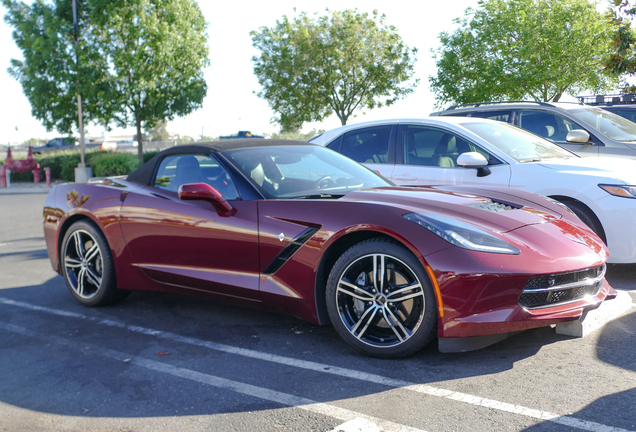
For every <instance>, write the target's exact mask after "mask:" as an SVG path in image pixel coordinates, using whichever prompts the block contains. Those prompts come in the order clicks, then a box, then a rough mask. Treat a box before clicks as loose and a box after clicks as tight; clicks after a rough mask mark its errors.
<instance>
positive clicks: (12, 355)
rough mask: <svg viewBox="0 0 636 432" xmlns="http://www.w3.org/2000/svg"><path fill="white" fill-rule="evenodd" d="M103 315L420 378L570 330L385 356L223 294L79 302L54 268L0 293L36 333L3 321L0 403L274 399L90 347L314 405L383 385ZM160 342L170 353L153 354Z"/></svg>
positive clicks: (130, 412) (528, 349) (506, 356)
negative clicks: (41, 280)
mask: <svg viewBox="0 0 636 432" xmlns="http://www.w3.org/2000/svg"><path fill="white" fill-rule="evenodd" d="M3 299H10V300H14V301H22V302H26V303H29V304H35V305H38V306H44V307H48V308H52V309H56V310H63V311H66V312H71V313H76V314H81V315H82V316H86V317H94V319H93V320H91V319H85V318H77V317H72V316H60V315H55V314H51V313H47V312H43V311H38V310H32V309H29V308H24V307H19V306H15V305H11V304H6V303H3V302H2V300H3ZM102 320H111V321H117V322H121V323H124V324H126V325H127V326H130V325H134V326H140V327H144V328H149V329H153V330H160V331H164V332H171V333H174V334H177V335H180V336H184V337H190V338H195V339H197V340H203V341H212V342H215V343H220V344H227V345H231V346H234V347H240V348H245V349H249V350H255V351H258V352H265V353H271V354H276V355H280V356H285V357H289V358H293V359H300V360H308V361H312V362H318V363H323V364H326V365H330V366H340V367H343V368H347V369H353V370H358V371H363V372H367V373H373V374H378V375H382V376H386V377H390V378H392V379H397V380H404V381H407V382H409V383H417V384H424V383H433V382H440V381H445V380H454V379H460V378H466V377H474V376H481V375H490V374H496V373H498V372H502V371H507V370H509V369H511V368H512V367H513V365H514V364H515V362H518V361H520V360H523V359H526V358H528V357H531V356H533V355H535V354H536V353H537V352H538V350H540V349H541V348H542V347H545V346H546V345H548V344H551V343H554V342H558V341H562V340H566V339H569V338H567V337H564V336H559V335H556V334H555V333H554V331H553V330H552V329H550V328H542V329H535V330H529V331H526V332H523V333H520V334H517V335H515V336H513V337H511V338H509V339H507V340H505V341H503V342H500V343H499V344H496V345H493V346H491V347H488V348H485V349H482V350H480V351H474V352H470V353H461V354H441V353H439V352H438V350H437V346H436V343H433V344H431V345H429V346H428V347H426V348H425V349H423V350H422V351H420V352H419V353H418V354H416V355H414V356H412V357H410V358H407V359H400V360H381V359H374V358H369V357H366V356H364V355H362V354H359V353H358V352H357V351H354V350H353V349H351V348H349V347H348V346H347V345H346V344H345V343H344V342H342V341H341V340H340V339H339V337H338V336H337V335H336V333H335V331H334V330H333V329H332V328H331V327H330V326H324V327H320V326H315V325H312V324H310V323H307V322H305V321H301V320H299V319H296V318H293V317H288V316H283V315H278V314H275V313H271V312H265V311H261V310H258V309H249V308H245V307H237V306H232V305H229V304H227V303H217V302H214V301H202V300H200V299H194V298H189V297H183V296H174V295H165V294H158V293H133V294H132V295H131V296H129V297H128V299H126V300H124V301H123V302H121V303H119V304H116V305H112V306H108V307H100V308H85V307H82V306H81V305H79V304H78V303H76V302H75V301H74V300H73V299H72V297H71V296H70V294H69V293H68V291H67V288H66V286H65V284H64V281H63V279H62V278H61V277H54V278H52V279H51V280H49V281H48V282H47V283H45V284H43V285H37V286H30V287H25V288H8V289H4V290H2V291H0V323H3V324H9V325H14V326H18V327H23V328H27V329H29V330H30V331H33V332H36V333H38V335H41V337H30V336H25V335H22V334H19V333H12V332H9V331H6V330H5V329H0V346H2V355H1V356H0V402H2V403H6V404H10V405H13V406H17V407H20V408H24V409H29V410H34V411H40V412H47V413H52V414H60V415H72V416H86V417H91V416H92V417H150V416H152V417H155V416H179V415H201V414H206V415H207V414H216V413H236V412H248V411H255V410H264V409H272V408H277V407H279V405H278V404H276V403H273V402H269V401H266V400H259V399H255V398H251V397H247V396H244V395H239V394H236V395H230V396H227V393H228V392H227V391H225V390H216V389H215V388H213V387H210V386H206V385H204V384H201V383H197V382H193V381H187V380H184V379H180V378H175V377H173V376H168V375H164V374H161V373H157V372H154V371H151V370H147V369H144V368H140V367H136V366H134V365H128V364H123V363H122V362H118V361H115V360H113V359H110V358H104V357H103V356H100V355H99V354H98V353H97V352H95V351H94V350H92V349H91V348H90V346H97V347H99V348H101V349H111V350H116V351H119V352H123V353H127V354H130V355H132V356H140V357H143V358H147V359H150V360H153V361H160V362H166V363H169V364H172V365H175V366H178V367H182V368H187V369H191V370H195V371H198V372H201V373H205V374H211V375H215V376H221V377H223V378H226V379H231V380H235V381H238V382H242V383H248V384H251V385H257V386H262V387H264V388H272V389H276V390H277V391H283V392H287V393H291V394H297V395H299V396H302V397H308V398H311V399H313V400H317V401H319V402H329V401H336V400H345V399H350V398H356V397H360V396H365V395H369V394H376V393H380V392H385V391H387V389H389V388H387V387H386V386H383V385H380V384H374V383H369V382H364V381H359V380H354V379H348V378H343V377H339V376H335V375H330V374H325V373H321V372H316V371H309V370H305V369H300V368H295V367H291V366H284V365H280V364H276V363H271V362H265V361H262V360H255V359H251V358H247V357H243V356H238V355H233V354H228V353H222V352H218V351H215V350H213V349H206V348H202V347H198V346H192V345H187V344H185V345H184V344H179V343H175V342H173V341H166V340H161V339H160V338H156V337H154V336H152V335H147V334H140V333H135V332H131V331H130V330H127V329H125V328H117V327H112V326H105V325H102V324H100V321H102ZM55 338H64V339H65V340H71V341H72V342H73V345H72V346H64V345H60V344H59V343H56V341H55ZM82 344H86V347H84V346H83V345H82ZM78 346H79V347H81V349H78V348H77V347H78ZM162 351H165V352H170V353H171V354H170V355H166V356H157V353H158V352H162ZM219 394H223V395H224V396H223V397H219ZM241 401H243V402H241Z"/></svg>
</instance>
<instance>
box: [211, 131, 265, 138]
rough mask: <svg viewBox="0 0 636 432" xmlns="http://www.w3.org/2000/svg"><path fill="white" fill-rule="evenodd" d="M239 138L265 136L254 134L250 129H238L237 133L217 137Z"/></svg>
mask: <svg viewBox="0 0 636 432" xmlns="http://www.w3.org/2000/svg"><path fill="white" fill-rule="evenodd" d="M241 138H265V136H264V135H255V134H253V133H252V132H250V131H239V132H238V134H237V135H225V136H220V137H219V139H241Z"/></svg>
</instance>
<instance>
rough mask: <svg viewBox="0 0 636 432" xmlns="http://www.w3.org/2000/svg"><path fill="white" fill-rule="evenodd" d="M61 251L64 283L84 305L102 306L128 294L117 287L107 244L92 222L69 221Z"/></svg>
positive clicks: (113, 266)
mask: <svg viewBox="0 0 636 432" xmlns="http://www.w3.org/2000/svg"><path fill="white" fill-rule="evenodd" d="M60 252H61V253H60V257H61V260H60V261H61V262H60V265H61V266H62V275H63V276H64V280H65V281H66V286H67V287H68V289H69V291H70V292H71V294H72V295H73V297H75V299H76V300H77V301H78V302H80V303H81V304H83V305H84V306H103V305H107V304H111V303H114V302H117V301H120V300H122V299H124V298H125V297H127V296H128V294H129V292H128V291H121V290H118V289H117V282H116V280H115V265H114V263H113V257H112V255H111V252H110V247H109V246H108V242H107V241H106V238H105V237H104V234H102V232H101V231H100V230H99V228H97V226H96V225H95V224H94V223H93V222H91V221H87V220H82V221H79V222H75V223H74V224H73V225H71V227H70V228H69V229H68V231H67V232H66V234H65V235H64V240H63V241H62V249H61V251H60Z"/></svg>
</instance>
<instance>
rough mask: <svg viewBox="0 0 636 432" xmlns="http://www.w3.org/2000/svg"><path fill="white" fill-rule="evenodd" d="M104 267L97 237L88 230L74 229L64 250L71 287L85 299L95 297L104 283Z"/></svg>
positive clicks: (67, 276) (66, 270)
mask: <svg viewBox="0 0 636 432" xmlns="http://www.w3.org/2000/svg"><path fill="white" fill-rule="evenodd" d="M103 269H104V264H103V260H102V251H101V249H100V247H99V244H98V243H97V241H96V240H95V238H94V237H93V236H92V235H91V234H90V233H89V232H88V231H85V230H82V229H79V230H76V231H74V232H73V234H72V235H71V237H70V238H69V239H68V241H67V242H66V245H65V250H64V272H65V274H66V278H67V281H68V282H69V284H70V287H71V289H72V290H73V291H74V292H75V294H77V296H79V297H81V298H83V299H90V298H92V297H94V296H95V295H96V294H97V293H98V292H99V289H100V287H101V285H102V278H103Z"/></svg>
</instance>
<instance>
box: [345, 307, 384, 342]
mask: <svg viewBox="0 0 636 432" xmlns="http://www.w3.org/2000/svg"><path fill="white" fill-rule="evenodd" d="M377 312H378V308H377V307H375V306H373V307H370V308H369V309H367V310H366V311H365V312H364V313H363V314H362V316H361V317H360V319H359V320H358V322H357V323H356V325H355V327H354V328H353V329H352V330H351V334H353V335H354V336H355V337H356V338H358V339H361V338H362V335H363V334H364V332H366V331H367V329H368V328H369V325H370V324H371V323H372V322H373V320H374V319H375V314H376V313H377ZM369 313H371V316H370V317H369V319H368V320H367V321H366V324H365V325H364V328H363V329H362V330H360V333H358V334H357V335H356V330H357V329H358V327H360V324H362V322H363V321H364V318H365V317H366V316H367V315H369Z"/></svg>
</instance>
